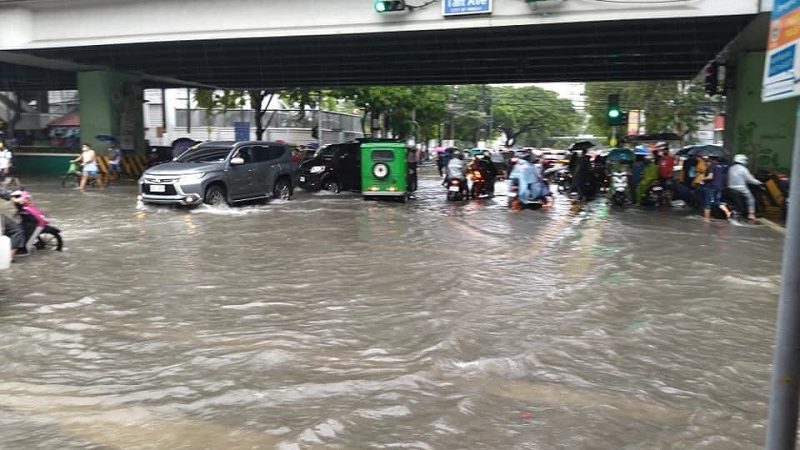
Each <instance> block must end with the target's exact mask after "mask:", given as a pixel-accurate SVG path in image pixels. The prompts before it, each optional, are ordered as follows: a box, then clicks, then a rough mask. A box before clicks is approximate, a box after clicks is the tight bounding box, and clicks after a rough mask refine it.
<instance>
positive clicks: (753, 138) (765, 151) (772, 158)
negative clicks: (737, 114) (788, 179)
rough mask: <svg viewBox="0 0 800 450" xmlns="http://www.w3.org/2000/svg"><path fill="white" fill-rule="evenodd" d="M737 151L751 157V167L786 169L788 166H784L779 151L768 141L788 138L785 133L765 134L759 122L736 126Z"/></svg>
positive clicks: (754, 168) (755, 168)
mask: <svg viewBox="0 0 800 450" xmlns="http://www.w3.org/2000/svg"><path fill="white" fill-rule="evenodd" d="M736 136H737V139H736V142H737V144H738V145H737V149H736V153H744V154H745V155H747V157H748V158H749V159H750V161H751V163H750V165H751V167H750V168H751V169H753V170H757V169H766V170H778V171H786V170H788V168H786V167H782V165H781V159H780V157H779V155H778V152H777V151H775V150H774V149H773V148H772V145H770V144H768V143H767V142H773V143H774V142H776V141H780V140H784V139H787V136H783V135H763V134H760V133H759V130H758V124H757V123H755V122H747V123H745V124H742V125H739V126H738V127H737V128H736Z"/></svg>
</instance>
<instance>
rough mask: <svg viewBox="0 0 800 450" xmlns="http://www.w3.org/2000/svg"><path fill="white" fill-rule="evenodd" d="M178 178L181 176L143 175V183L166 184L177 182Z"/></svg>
mask: <svg viewBox="0 0 800 450" xmlns="http://www.w3.org/2000/svg"><path fill="white" fill-rule="evenodd" d="M180 179H181V177H176V176H169V175H167V176H160V177H159V176H146V177H144V182H145V183H150V184H168V183H177V182H178V180H180Z"/></svg>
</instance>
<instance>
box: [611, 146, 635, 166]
mask: <svg viewBox="0 0 800 450" xmlns="http://www.w3.org/2000/svg"><path fill="white" fill-rule="evenodd" d="M606 161H608V162H627V163H630V162H633V152H632V151H630V150H629V149H627V148H615V149H611V151H610V152H608V156H606Z"/></svg>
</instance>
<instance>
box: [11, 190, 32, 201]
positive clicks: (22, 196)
mask: <svg viewBox="0 0 800 450" xmlns="http://www.w3.org/2000/svg"><path fill="white" fill-rule="evenodd" d="M11 198H12V199H14V201H18V202H22V203H27V202H29V201H30V200H31V194H30V192H28V191H19V190H17V191H14V192H12V193H11Z"/></svg>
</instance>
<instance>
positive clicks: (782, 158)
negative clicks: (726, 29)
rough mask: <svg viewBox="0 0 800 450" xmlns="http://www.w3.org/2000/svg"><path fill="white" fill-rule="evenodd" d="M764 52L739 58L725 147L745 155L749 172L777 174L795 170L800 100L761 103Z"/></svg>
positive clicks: (728, 114)
mask: <svg viewBox="0 0 800 450" xmlns="http://www.w3.org/2000/svg"><path fill="white" fill-rule="evenodd" d="M763 76H764V52H753V53H745V54H742V55H739V56H738V58H737V63H736V67H735V73H734V77H735V83H734V84H733V86H732V87H731V88H730V89H729V90H728V106H727V108H726V110H727V111H726V114H727V116H728V117H727V123H726V125H725V147H727V148H728V149H730V150H731V151H732V152H733V153H734V154H736V153H744V154H746V155H747V156H748V158H749V159H750V161H751V163H750V169H751V170H752V171H753V172H755V170H757V169H767V170H778V171H782V172H786V173H788V172H789V170H790V168H791V167H792V149H793V142H794V132H795V111H796V110H797V102H798V99H796V98H795V99H786V100H781V101H777V102H770V103H762V102H761V84H762V78H763Z"/></svg>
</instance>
